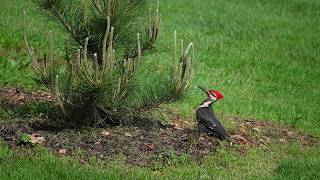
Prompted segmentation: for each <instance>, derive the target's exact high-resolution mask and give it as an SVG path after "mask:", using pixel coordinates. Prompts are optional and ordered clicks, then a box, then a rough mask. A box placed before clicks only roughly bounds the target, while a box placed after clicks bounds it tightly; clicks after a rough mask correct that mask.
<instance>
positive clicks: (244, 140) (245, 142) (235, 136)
mask: <svg viewBox="0 0 320 180" xmlns="http://www.w3.org/2000/svg"><path fill="white" fill-rule="evenodd" d="M232 138H233V139H234V140H236V141H237V142H239V143H242V144H252V143H251V142H250V141H249V140H248V139H246V138H245V137H243V136H241V135H239V134H236V135H233V136H232Z"/></svg>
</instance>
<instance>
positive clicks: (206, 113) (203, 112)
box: [196, 108, 217, 130]
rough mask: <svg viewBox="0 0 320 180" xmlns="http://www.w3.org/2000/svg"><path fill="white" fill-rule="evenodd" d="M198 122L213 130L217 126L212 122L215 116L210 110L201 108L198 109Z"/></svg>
mask: <svg viewBox="0 0 320 180" xmlns="http://www.w3.org/2000/svg"><path fill="white" fill-rule="evenodd" d="M196 113H197V120H198V122H199V123H201V124H203V125H204V126H205V127H207V128H209V129H211V130H213V129H214V127H215V126H217V124H216V123H215V122H214V121H213V120H212V117H214V114H213V112H212V111H210V109H208V108H199V109H197V112H196Z"/></svg>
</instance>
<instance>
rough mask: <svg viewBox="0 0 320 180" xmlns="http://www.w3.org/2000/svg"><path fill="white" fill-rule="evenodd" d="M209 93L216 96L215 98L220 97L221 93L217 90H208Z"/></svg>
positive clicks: (221, 96)
mask: <svg viewBox="0 0 320 180" xmlns="http://www.w3.org/2000/svg"><path fill="white" fill-rule="evenodd" d="M209 93H210V94H211V95H213V96H214V97H216V98H217V100H219V99H222V98H223V95H222V94H221V93H220V92H219V91H217V90H210V91H209Z"/></svg>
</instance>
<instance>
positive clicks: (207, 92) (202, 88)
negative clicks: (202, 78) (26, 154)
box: [198, 86, 209, 94]
mask: <svg viewBox="0 0 320 180" xmlns="http://www.w3.org/2000/svg"><path fill="white" fill-rule="evenodd" d="M198 88H199V89H201V90H202V91H204V92H205V93H206V94H209V91H208V90H207V88H204V87H202V86H198Z"/></svg>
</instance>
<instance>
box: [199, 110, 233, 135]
mask: <svg viewBox="0 0 320 180" xmlns="http://www.w3.org/2000/svg"><path fill="white" fill-rule="evenodd" d="M197 120H198V122H199V123H200V124H202V125H204V126H205V127H206V128H208V129H209V130H211V131H213V132H214V133H215V134H218V136H221V137H223V139H229V135H228V134H227V132H226V130H225V129H224V127H223V126H222V124H221V123H220V121H219V120H218V119H217V118H216V116H215V114H214V113H213V111H212V109H211V108H199V109H197Z"/></svg>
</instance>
